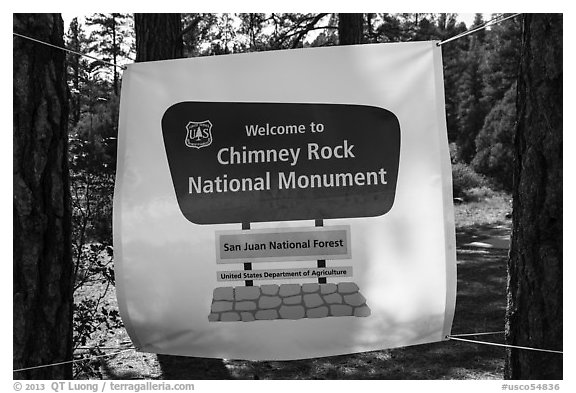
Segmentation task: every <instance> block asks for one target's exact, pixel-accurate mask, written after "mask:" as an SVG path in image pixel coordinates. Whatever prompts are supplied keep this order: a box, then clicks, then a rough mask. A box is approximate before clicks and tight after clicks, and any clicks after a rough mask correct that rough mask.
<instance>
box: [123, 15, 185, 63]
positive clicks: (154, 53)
mask: <svg viewBox="0 0 576 393" xmlns="http://www.w3.org/2000/svg"><path fill="white" fill-rule="evenodd" d="M134 27H135V30H136V62H143V61H155V60H168V59H178V58H181V57H184V43H183V41H182V21H181V18H180V14H134Z"/></svg>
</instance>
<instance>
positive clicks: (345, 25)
mask: <svg viewBox="0 0 576 393" xmlns="http://www.w3.org/2000/svg"><path fill="white" fill-rule="evenodd" d="M338 37H339V38H338V40H339V41H338V43H339V45H354V44H361V43H363V38H364V14H338Z"/></svg>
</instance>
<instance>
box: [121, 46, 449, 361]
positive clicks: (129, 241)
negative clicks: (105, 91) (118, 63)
mask: <svg viewBox="0 0 576 393" xmlns="http://www.w3.org/2000/svg"><path fill="white" fill-rule="evenodd" d="M114 248H115V269H116V282H117V295H118V303H119V308H120V312H121V315H122V318H123V321H124V324H125V326H126V329H127V331H128V333H129V335H130V337H131V339H132V341H133V342H134V344H135V346H136V347H138V348H140V349H141V350H143V351H148V352H154V353H162V354H173V355H184V356H196V357H212V358H233V359H251V360H290V359H302V358H310V357H319V356H331V355H340V354H346V353H355V352H362V351H371V350H378V349H385V348H393V347H399V346H406V345H415V344H422V343H429V342H435V341H440V340H445V339H446V336H447V335H448V334H449V333H450V328H451V324H452V317H453V312H454V303H455V292H456V278H455V274H456V267H455V266H456V259H455V236H454V219H453V207H452V195H451V168H450V159H449V153H448V143H447V135H446V123H445V115H444V90H443V79H442V61H441V50H440V48H439V47H437V46H436V43H435V42H412V43H398V44H374V45H356V46H344V47H326V48H314V49H311V48H310V49H299V50H286V51H276V52H260V53H250V54H239V55H227V56H215V57H205V58H195V59H180V60H172V61H160V62H150V63H138V64H133V65H130V66H129V67H128V69H127V70H126V71H125V72H124V77H123V81H122V95H121V105H120V125H119V137H118V167H117V176H116V189H115V195H114Z"/></svg>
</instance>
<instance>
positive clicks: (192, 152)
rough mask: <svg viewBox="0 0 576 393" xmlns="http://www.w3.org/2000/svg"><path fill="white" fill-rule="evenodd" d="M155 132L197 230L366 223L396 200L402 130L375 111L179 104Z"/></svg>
mask: <svg viewBox="0 0 576 393" xmlns="http://www.w3.org/2000/svg"><path fill="white" fill-rule="evenodd" d="M162 132H163V136H164V145H165V148H166V154H167V157H168V164H169V167H170V172H171V175H172V180H173V183H174V188H175V191H176V197H177V199H178V204H179V206H180V209H181V211H182V214H184V216H185V217H186V218H187V219H188V220H190V221H191V222H194V223H197V224H222V223H237V222H262V221H289V220H310V219H329V218H350V217H372V216H380V215H383V214H385V213H387V212H388V211H389V210H390V209H391V208H392V205H393V203H394V196H395V191H396V182H397V178H398V162H399V155H400V126H399V122H398V119H397V118H396V116H395V115H394V114H393V113H392V112H390V111H387V110H385V109H382V108H377V107H373V106H362V105H344V104H281V103H238V102H181V103H177V104H175V105H173V106H171V107H170V108H168V110H167V111H166V112H165V114H164V117H163V118H162Z"/></svg>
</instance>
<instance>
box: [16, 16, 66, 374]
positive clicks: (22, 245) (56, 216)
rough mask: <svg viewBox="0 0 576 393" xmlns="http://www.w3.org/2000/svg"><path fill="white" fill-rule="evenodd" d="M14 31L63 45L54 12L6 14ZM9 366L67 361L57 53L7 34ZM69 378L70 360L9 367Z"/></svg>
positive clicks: (61, 81)
mask: <svg viewBox="0 0 576 393" xmlns="http://www.w3.org/2000/svg"><path fill="white" fill-rule="evenodd" d="M13 23H14V32H16V33H19V34H23V35H26V36H29V37H32V38H36V39H38V40H41V41H46V42H49V43H51V44H54V45H58V46H63V45H64V39H63V35H64V23H63V21H62V18H61V17H60V15H59V14H14V17H13ZM13 50H14V53H13V55H14V62H13V77H14V85H13V99H14V108H13V110H14V112H13V122H14V123H13V127H14V135H13V174H14V178H13V213H14V215H13V247H14V250H13V321H14V333H13V343H14V345H13V367H14V369H20V368H27V367H33V366H39V365H46V364H53V363H57V362H62V361H67V360H71V359H72V305H73V300H72V260H71V249H70V247H71V246H70V244H71V214H70V190H69V180H68V164H67V154H68V142H67V141H68V134H67V122H68V101H67V98H68V97H67V95H68V92H67V87H66V80H65V75H66V70H65V65H64V64H65V63H64V60H65V52H64V51H62V50H58V49H55V48H51V47H48V46H46V45H42V44H39V43H36V42H32V41H29V40H26V39H23V38H21V37H17V36H14V38H13ZM14 378H15V379H71V378H72V365H71V364H65V365H61V366H55V367H46V368H39V369H35V370H30V371H23V372H15V373H14Z"/></svg>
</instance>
